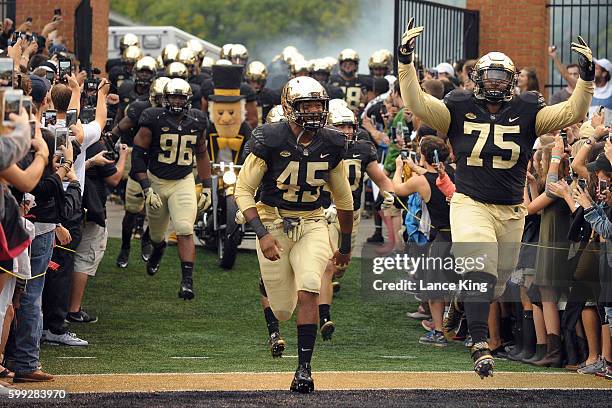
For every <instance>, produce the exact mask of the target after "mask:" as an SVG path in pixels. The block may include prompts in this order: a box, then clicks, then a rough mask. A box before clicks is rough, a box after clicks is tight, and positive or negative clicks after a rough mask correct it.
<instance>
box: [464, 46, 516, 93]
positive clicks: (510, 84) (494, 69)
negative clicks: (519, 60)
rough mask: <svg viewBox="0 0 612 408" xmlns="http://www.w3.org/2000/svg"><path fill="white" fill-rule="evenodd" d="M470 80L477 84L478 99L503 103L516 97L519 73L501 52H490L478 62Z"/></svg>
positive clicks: (475, 87)
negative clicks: (515, 88) (515, 89)
mask: <svg viewBox="0 0 612 408" xmlns="http://www.w3.org/2000/svg"><path fill="white" fill-rule="evenodd" d="M470 79H471V80H472V81H473V82H474V84H475V86H474V96H475V97H476V98H478V99H484V100H486V101H487V102H490V103H502V102H504V101H506V102H507V101H510V100H511V99H512V97H513V96H514V87H515V86H516V81H517V73H516V68H515V67H514V63H513V62H512V60H511V59H510V58H508V57H507V56H506V55H504V54H502V53H500V52H490V53H488V54H487V55H485V56H483V57H482V58H480V59H479V60H478V62H477V63H476V65H475V66H474V69H473V70H472V72H471V74H470Z"/></svg>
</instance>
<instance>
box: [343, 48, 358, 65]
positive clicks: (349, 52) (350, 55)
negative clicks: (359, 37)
mask: <svg viewBox="0 0 612 408" xmlns="http://www.w3.org/2000/svg"><path fill="white" fill-rule="evenodd" d="M343 61H354V62H355V64H359V54H357V51H355V50H354V49H352V48H345V49H343V50H342V51H340V55H339V56H338V62H339V63H342V62H343Z"/></svg>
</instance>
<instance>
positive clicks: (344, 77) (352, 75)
mask: <svg viewBox="0 0 612 408" xmlns="http://www.w3.org/2000/svg"><path fill="white" fill-rule="evenodd" d="M338 64H339V67H340V71H339V72H338V74H337V75H332V77H331V79H330V82H331V84H332V85H334V86H337V87H339V88H340V89H342V91H343V92H344V100H345V101H346V103H348V105H349V108H351V110H353V111H354V112H356V111H358V110H359V105H360V103H361V88H362V87H363V86H362V82H363V81H362V79H363V78H362V76H361V75H359V74H357V70H358V69H359V54H357V51H355V50H353V49H350V48H346V49H344V50H342V51H341V52H340V55H339V56H338Z"/></svg>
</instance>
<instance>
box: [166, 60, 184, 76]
mask: <svg viewBox="0 0 612 408" xmlns="http://www.w3.org/2000/svg"><path fill="white" fill-rule="evenodd" d="M166 76H167V77H168V78H182V79H185V80H187V78H189V70H188V69H187V67H186V66H185V64H183V63H182V62H173V63H171V64H170V65H168V66H167V67H166Z"/></svg>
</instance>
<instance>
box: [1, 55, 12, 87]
mask: <svg viewBox="0 0 612 408" xmlns="http://www.w3.org/2000/svg"><path fill="white" fill-rule="evenodd" d="M4 86H7V87H11V88H12V87H13V59H12V58H0V87H4Z"/></svg>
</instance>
